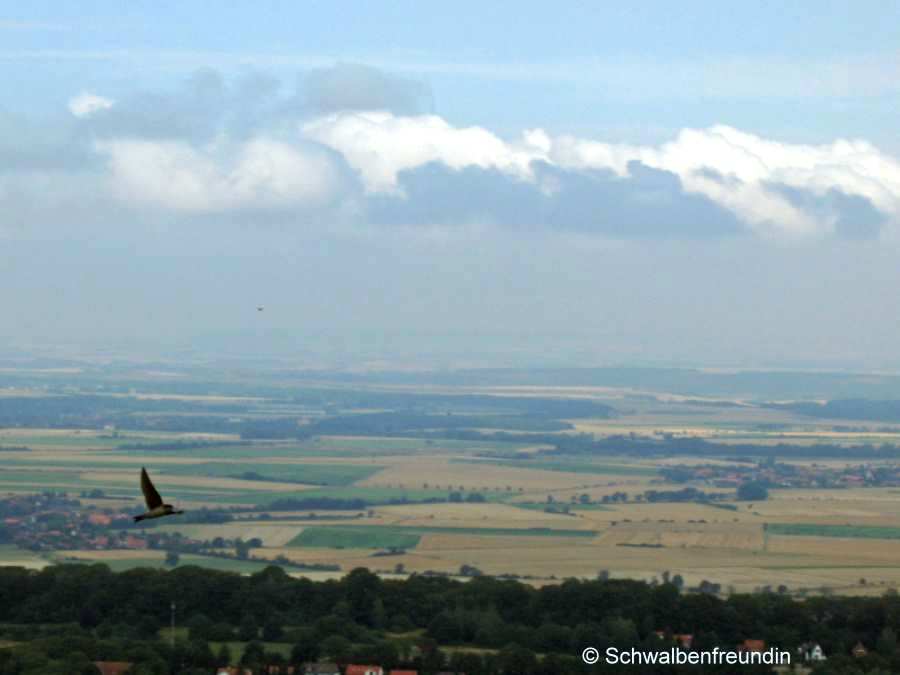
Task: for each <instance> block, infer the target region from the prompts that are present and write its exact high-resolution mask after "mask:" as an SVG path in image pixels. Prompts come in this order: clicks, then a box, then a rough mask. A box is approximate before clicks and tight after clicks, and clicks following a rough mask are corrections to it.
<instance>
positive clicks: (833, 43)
mask: <svg viewBox="0 0 900 675" xmlns="http://www.w3.org/2000/svg"><path fill="white" fill-rule="evenodd" d="M0 44H2V49H0V55H2V59H0V72H2V74H3V77H4V80H5V81H6V82H8V83H11V84H12V85H13V86H9V87H5V88H4V91H3V93H2V94H0V105H3V106H4V107H7V108H12V109H25V110H28V111H29V112H36V111H37V110H39V109H40V108H49V107H50V106H52V105H54V104H55V105H57V106H60V105H62V104H63V103H64V101H65V99H66V98H67V97H68V96H69V95H71V93H75V92H77V91H80V90H81V89H85V88H87V89H91V90H101V91H105V92H108V93H109V94H111V95H114V96H115V95H120V94H121V93H123V92H125V91H127V90H129V89H131V88H133V87H134V86H135V84H136V83H139V84H140V85H141V86H144V87H160V86H166V85H167V84H171V83H172V82H173V81H174V80H177V79H178V78H179V77H183V76H185V75H186V74H188V73H190V72H192V71H194V70H196V69H197V68H201V67H213V68H216V69H218V70H220V71H221V72H224V73H234V72H239V71H241V70H243V69H246V68H256V69H262V70H265V71H266V72H267V73H270V74H273V75H275V76H277V77H278V78H280V79H282V80H283V81H284V82H285V86H290V85H291V84H292V83H293V81H294V79H296V77H297V74H298V73H299V72H302V71H303V70H304V69H305V68H307V67H310V66H314V65H320V66H321V65H326V64H330V63H333V62H335V61H352V62H360V63H368V64H371V65H376V66H381V67H384V68H386V69H388V70H391V71H393V72H404V73H407V74H410V75H412V76H416V77H418V78H421V79H422V80H424V81H426V82H427V83H428V84H430V85H431V87H432V89H433V92H434V99H435V106H436V110H437V111H438V112H439V113H440V114H442V115H443V116H445V117H446V118H448V119H449V120H451V121H453V122H455V123H460V124H474V123H477V124H482V125H486V126H488V127H490V128H492V129H495V130H497V131H500V132H513V131H517V130H518V129H520V128H521V127H523V126H528V125H539V126H543V127H545V128H548V129H553V130H560V131H561V130H567V131H570V132H583V133H609V134H617V135H619V136H620V137H622V138H627V139H628V140H633V141H652V140H659V139H660V138H664V137H666V136H667V135H671V133H672V132H673V131H674V130H677V129H679V128H682V127H685V126H695V127H696V126H701V127H702V126H709V125H711V124H715V123H720V122H723V121H727V123H730V124H732V125H734V126H738V127H741V128H744V129H747V130H750V131H756V132H759V133H763V134H769V135H775V136H778V137H782V138H786V139H787V138H791V139H792V140H803V141H807V142H821V141H825V140H830V139H831V138H833V137H835V136H840V135H864V136H865V137H867V138H870V139H871V140H873V141H875V142H878V143H880V144H882V145H889V146H891V148H892V149H896V148H897V146H896V144H897V140H896V134H895V133H893V129H892V128H891V126H892V121H893V115H894V112H895V111H896V109H897V105H898V103H900V84H898V82H900V78H898V77H897V75H898V66H900V48H898V45H900V4H898V3H896V2H861V3H849V2H795V3H778V2H753V3H729V4H728V5H718V4H715V3H709V2H683V3H681V2H680V3H669V2H656V3H644V4H641V5H640V6H637V7H632V6H629V5H628V4H627V3H622V4H614V3H575V2H571V3H560V4H558V5H548V3H545V2H515V3H505V2H497V3H484V2H458V3H421V2H392V3H362V2H355V3H348V2H303V3H295V2H280V3H275V2H259V3H219V4H217V5H216V7H215V10H211V9H210V6H209V5H208V4H206V3H182V2H133V3H128V4H127V5H125V6H122V5H120V4H119V3H112V2H80V3H71V4H66V3H56V2H35V3H2V4H0ZM800 118H802V120H803V122H802V123H798V119H800Z"/></svg>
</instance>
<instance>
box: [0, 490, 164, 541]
mask: <svg viewBox="0 0 900 675" xmlns="http://www.w3.org/2000/svg"><path fill="white" fill-rule="evenodd" d="M130 521H131V518H130V517H129V516H128V514H127V513H103V512H100V511H90V510H87V511H86V510H84V509H83V508H82V507H81V504H80V502H78V500H74V499H68V498H67V497H65V496H62V495H56V494H49V493H45V494H37V495H17V496H14V497H9V498H7V499H2V500H0V524H2V526H3V530H4V533H5V538H6V539H7V540H11V541H12V543H14V544H16V545H17V546H19V548H25V549H29V550H31V551H53V550H76V549H78V550H84V549H90V550H105V549H110V548H128V549H143V548H148V547H149V544H148V541H147V539H146V538H145V537H136V536H133V535H131V534H128V533H127V532H125V531H124V530H117V529H116V527H117V526H124V525H127V524H128V523H130Z"/></svg>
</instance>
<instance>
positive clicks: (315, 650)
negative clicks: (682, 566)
mask: <svg viewBox="0 0 900 675" xmlns="http://www.w3.org/2000/svg"><path fill="white" fill-rule="evenodd" d="M667 579H668V580H667ZM681 585H682V584H679V583H676V579H675V577H671V578H669V577H666V578H664V579H663V583H661V584H657V585H650V584H645V583H642V582H637V581H629V580H620V579H608V578H606V579H598V580H596V581H578V580H567V581H564V582H563V583H561V584H559V585H551V586H544V587H542V588H533V587H530V586H527V585H524V584H520V583H518V582H515V581H505V580H498V579H493V578H489V577H484V576H479V575H475V576H473V578H472V579H471V580H470V581H469V582H466V583H463V582H458V581H454V580H451V579H447V578H441V577H424V576H415V575H414V576H412V577H410V578H408V579H406V580H383V579H380V578H379V577H377V576H376V575H374V574H371V573H370V572H368V571H367V570H363V569H358V570H354V571H353V572H351V573H350V574H349V575H347V576H346V577H344V578H343V579H340V580H333V581H326V582H313V581H310V580H307V579H293V578H291V577H288V576H287V575H286V574H285V572H284V571H283V570H281V569H280V568H277V567H269V568H267V569H265V570H263V571H261V572H258V573H256V574H253V575H251V576H240V575H237V574H232V573H226V572H216V571H212V570H209V569H201V568H197V567H192V566H184V567H179V568H176V569H174V570H171V571H161V570H150V569H138V570H131V571H128V572H122V573H112V572H111V571H110V570H109V569H108V568H107V567H105V566H103V565H91V566H84V565H61V566H53V567H49V568H46V569H44V570H42V571H29V570H24V569H21V568H4V569H0V639H17V635H16V634H4V633H3V631H5V630H11V629H4V628H3V627H2V626H4V625H8V624H16V625H17V626H19V627H22V626H25V627H26V630H25V634H27V635H29V639H32V638H34V636H35V635H37V636H38V637H39V638H40V639H44V638H43V637H41V630H42V628H41V627H46V626H49V625H57V626H59V625H69V626H70V627H72V626H76V627H77V630H75V631H74V632H72V633H71V634H72V635H76V636H81V637H80V638H79V639H82V643H79V644H77V645H76V644H75V643H71V644H69V646H68V647H67V648H68V649H71V650H72V651H73V653H78V654H85V655H87V656H88V657H90V658H91V659H101V658H103V659H106V660H116V659H123V660H132V657H133V655H130V651H129V650H134V649H137V646H135V645H139V646H140V647H141V649H144V648H147V649H150V651H151V652H153V654H152V655H150V654H148V655H145V656H146V658H144V659H143V660H142V661H141V663H145V662H146V663H151V664H152V663H156V664H158V663H160V662H162V663H167V659H168V658H169V657H171V656H172V655H171V654H167V653H166V650H168V649H170V648H169V647H167V646H166V645H164V644H162V643H160V642H159V640H158V639H157V638H156V635H157V632H158V630H159V629H160V628H163V627H165V626H167V625H168V623H169V620H170V611H171V610H170V604H171V603H172V602H175V603H176V617H177V621H178V623H179V625H187V626H188V628H189V630H190V639H189V641H188V643H187V644H185V645H181V646H180V647H178V648H179V649H182V650H183V651H184V652H185V654H186V653H188V652H190V653H191V654H193V655H194V656H193V657H192V658H193V659H194V660H193V661H189V663H191V664H195V665H196V666H197V667H206V665H208V663H212V661H213V660H214V656H215V655H210V649H209V648H208V647H207V643H208V642H228V641H230V640H235V639H238V640H243V641H247V640H250V641H254V640H261V641H283V642H288V643H290V644H291V645H292V648H293V649H294V650H295V654H294V656H295V657H296V659H297V660H298V661H302V660H310V659H312V658H332V659H338V660H341V659H359V658H364V657H370V658H372V659H375V658H376V657H377V658H378V659H380V660H381V661H382V662H384V663H394V664H398V665H399V664H407V665H408V664H413V663H415V664H417V665H418V667H420V668H421V669H422V670H423V673H425V674H426V675H427V673H428V672H431V671H429V670H428V668H427V667H425V666H423V661H425V662H427V663H431V664H432V665H434V666H435V667H436V668H438V667H444V666H446V665H447V662H448V659H449V657H447V655H446V654H444V653H443V652H442V651H441V650H440V649H439V645H440V646H449V645H467V646H475V647H482V648H491V649H494V650H498V653H496V654H491V656H490V658H487V657H479V660H478V663H475V662H474V661H470V662H468V663H466V664H464V666H465V667H464V668H461V669H464V670H465V672H467V673H469V675H498V674H503V675H507V674H508V675H512V674H513V673H515V674H516V675H543V673H545V672H547V671H546V670H545V669H546V667H547V665H546V664H548V663H550V664H553V668H556V670H551V671H549V672H552V673H554V675H566V674H567V673H581V672H586V671H584V670H583V666H582V665H580V664H579V663H578V661H577V660H576V659H574V657H575V656H576V655H577V654H578V653H579V652H580V650H581V649H583V648H584V647H585V646H589V645H590V646H594V647H596V648H598V649H600V650H601V652H602V651H603V650H604V649H605V648H606V647H607V646H616V647H619V648H622V649H627V648H630V647H637V648H667V647H668V646H669V644H668V643H667V642H666V641H660V640H659V638H658V637H657V636H656V631H659V630H662V631H667V632H669V633H692V634H694V635H695V648H705V647H710V648H711V647H713V646H719V647H721V648H724V649H733V648H734V647H735V645H737V644H738V643H740V642H741V641H743V640H745V639H748V638H754V639H762V640H766V642H767V643H768V644H770V645H773V646H777V647H779V648H782V649H786V650H789V651H793V650H794V649H795V648H796V647H797V646H798V645H800V644H802V643H804V642H806V641H808V640H814V641H816V642H818V643H820V644H821V645H823V647H825V649H826V651H827V652H828V653H829V654H835V655H840V654H847V653H849V651H850V649H851V648H852V647H853V645H855V644H856V643H857V642H862V643H863V644H864V645H868V646H869V647H870V648H873V647H875V646H876V645H878V644H880V645H881V647H880V648H878V649H875V650H873V656H872V657H871V659H874V660H876V661H877V660H878V659H880V660H881V661H877V662H878V663H881V662H882V661H883V662H884V664H886V667H889V668H891V669H892V670H891V672H900V653H898V651H897V649H896V641H895V647H894V649H888V647H887V645H888V643H889V642H890V641H889V640H888V639H887V637H889V636H890V634H891V633H885V631H886V630H888V631H893V632H896V631H897V630H898V629H900V598H898V597H897V596H896V595H886V596H884V597H866V598H841V597H818V598H809V599H806V600H805V601H802V602H800V601H796V600H794V599H792V598H791V597H789V596H786V595H783V594H777V593H758V594H753V595H732V596H730V597H729V598H727V599H722V598H720V597H717V595H715V594H712V593H683V592H681V590H680V586H681ZM414 629H424V633H423V634H421V637H417V638H415V640H414V641H413V643H411V644H409V645H407V647H408V649H404V648H403V643H402V641H401V642H400V643H398V642H397V641H396V640H393V641H392V640H390V639H388V638H387V636H386V632H388V631H390V632H394V633H397V632H408V631H411V630H414ZM66 635H67V636H68V635H69V633H66ZM886 636H887V637H886ZM18 637H19V638H21V635H18ZM111 638H116V639H122V638H127V639H128V640H131V641H136V642H135V643H134V644H132V643H128V644H126V645H124V646H123V645H121V644H120V645H119V646H118V647H113V646H111V644H110V643H109V642H108V641H109V640H110V639H111ZM47 639H50V638H49V637H48V638H47ZM54 639H56V638H54ZM148 641H149V642H148ZM32 642H34V640H33V639H32ZM145 642H147V644H149V647H148V646H147V644H144V643H145ZM34 644H36V645H37V647H35V649H36V648H38V647H40V648H41V649H44V650H45V655H46V658H47V659H50V660H53V658H56V656H54V655H55V654H58V653H59V652H58V650H57V648H56V647H54V646H53V645H54V644H55V643H53V644H50V643H48V644H45V645H43V646H41V645H42V644H43V643H41V642H40V641H38V642H35V643H34ZM516 645H519V646H516ZM522 645H527V646H528V648H527V649H526V648H524V647H522ZM57 646H58V645H57ZM536 652H540V653H542V654H544V655H547V656H545V657H544V658H543V659H538V658H537V657H536V656H535V653H536ZM18 653H19V652H16V650H13V651H12V652H10V653H9V654H13V655H15V654H18ZM9 654H7V653H5V652H3V651H2V650H0V673H6V672H11V673H12V672H14V673H22V674H27V675H31V673H30V672H29V671H28V670H27V668H25V669H22V668H20V669H19V670H15V669H13V670H4V669H3V668H4V667H5V666H3V663H4V662H3V660H2V659H7V660H9V658H12V656H9ZM501 655H502V656H501ZM20 657H21V658H24V657H23V656H22V655H21V654H19V656H17V657H16V658H20ZM207 657H208V658H209V659H210V660H209V662H208V663H207V661H205V660H204V659H207ZM180 658H187V656H185V655H184V654H182V655H181V657H180ZM262 658H265V659H267V660H268V659H276V660H277V657H275V656H273V655H266V654H263V657H262ZM427 659H431V661H427ZM876 661H872V663H875V662H876ZM837 662H838V663H839V662H840V659H838V660H837ZM17 663H18V662H17ZM427 663H426V665H427ZM504 663H506V665H503V664H504ZM510 663H516V664H518V665H516V666H515V667H516V668H521V669H520V670H509V668H510V667H511V666H509V664H510ZM829 663H831V660H830V661H829ZM19 665H20V666H21V663H20V664H19ZM213 665H215V664H213ZM457 665H459V664H457ZM16 667H18V666H16ZM147 667H148V668H150V667H151V666H147ZM10 668H12V666H10ZM48 672H50V671H48ZM69 672H72V671H69ZM146 672H151V673H160V674H161V673H165V672H168V671H166V670H158V669H157V670H152V669H151V670H148V671H146ZM178 672H184V671H181V670H179V671H178ZM549 672H548V675H549ZM638 672H641V671H638ZM644 672H678V671H660V670H657V671H653V670H650V671H644ZM705 672H707V671H705ZM708 672H714V671H712V670H710V671H708ZM822 672H826V671H822ZM827 672H832V671H827ZM833 672H842V671H833Z"/></svg>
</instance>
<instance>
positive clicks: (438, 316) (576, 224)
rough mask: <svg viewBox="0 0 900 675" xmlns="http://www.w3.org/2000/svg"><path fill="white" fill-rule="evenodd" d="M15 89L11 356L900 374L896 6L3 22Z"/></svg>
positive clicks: (56, 10)
mask: <svg viewBox="0 0 900 675" xmlns="http://www.w3.org/2000/svg"><path fill="white" fill-rule="evenodd" d="M0 78H2V82H3V83H4V86H3V87H2V88H0V247H2V249H0V251H2V252H0V275H2V276H0V278H2V279H3V285H2V289H0V301H2V303H3V305H4V307H5V310H6V315H7V317H9V319H10V320H9V321H8V322H2V323H0V349H5V350H7V351H18V352H34V353H61V350H63V351H65V352H66V353H84V354H88V353H94V354H96V353H100V354H110V355H130V356H142V355H143V356H146V357H157V356H161V355H162V356H166V357H173V358H191V359H203V358H213V357H220V356H248V355H249V356H254V355H256V356H280V357H289V358H293V359H295V360H297V361H298V362H302V363H303V364H306V365H322V366H342V367H343V366H346V367H360V366H368V367H372V366H378V367H461V366H505V365H516V366H545V365H609V364H616V365H621V364H653V365H693V366H697V365H707V366H716V367H728V366H731V367H804V368H859V369H873V370H874V369H878V370H882V369H888V370H891V369H893V370H896V369H900V352H898V349H897V347H896V345H897V344H900V318H898V317H900V313H898V310H900V301H898V300H897V297H896V293H894V289H895V288H897V287H898V282H900V265H898V264H897V263H898V254H900V236H898V235H900V231H898V225H900V135H898V133H897V132H898V124H897V110H898V104H900V3H896V2H871V3H865V2H863V3H860V2H854V3H850V2H845V3H837V2H815V3H813V2H795V3H790V4H788V5H784V3H774V2H771V3H770V2H759V3H741V4H729V5H728V6H727V7H726V6H724V5H721V4H720V3H708V2H707V3H700V2H684V3H663V2H659V3H652V2H651V3H642V4H641V5H640V6H639V7H630V6H626V5H624V4H622V5H620V6H603V5H602V4H600V3H574V2H572V3H566V2H564V3H558V4H556V5H553V6H549V5H548V4H547V3H538V2H516V3H504V2H497V3H483V2H482V3H474V2H457V3H452V4H445V5H441V4H439V3H414V2H391V3H378V2H373V3H345V2H327V3H326V2H307V3H288V2H284V3H276V2H254V3H238V2H235V3H227V4H226V3H220V4H218V5H217V6H216V8H215V10H214V11H211V10H210V7H209V5H207V4H205V3H176V2H158V1H157V2H131V3H128V4H127V5H124V6H123V5H122V4H121V3H111V2H81V3H71V4H63V3H56V2H32V3H11V2H0ZM258 305H264V306H265V310H264V311H263V312H257V311H256V307H257V306H258ZM54 350H55V351H54Z"/></svg>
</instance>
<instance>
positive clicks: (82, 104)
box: [69, 91, 115, 117]
mask: <svg viewBox="0 0 900 675" xmlns="http://www.w3.org/2000/svg"><path fill="white" fill-rule="evenodd" d="M113 105H115V101H113V100H112V99H110V98H106V97H105V96H98V95H97V94H91V93H90V92H87V91H84V92H81V93H80V94H78V95H77V96H73V97H72V98H70V99H69V112H70V113H72V114H73V115H75V117H90V116H91V115H93V114H94V113H95V112H98V111H100V110H108V109H109V108H112V107H113Z"/></svg>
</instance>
